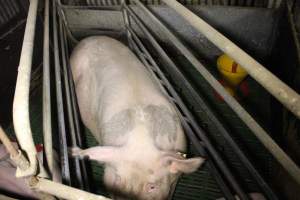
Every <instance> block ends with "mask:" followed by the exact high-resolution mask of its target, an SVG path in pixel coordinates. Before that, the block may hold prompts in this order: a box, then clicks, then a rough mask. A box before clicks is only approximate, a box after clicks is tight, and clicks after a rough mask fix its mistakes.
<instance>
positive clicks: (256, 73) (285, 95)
mask: <svg viewBox="0 0 300 200" xmlns="http://www.w3.org/2000/svg"><path fill="white" fill-rule="evenodd" d="M163 2H165V3H166V4H167V5H168V6H169V7H171V8H172V9H174V10H175V11H176V12H177V13H178V14H179V15H180V16H181V17H183V18H184V19H185V20H186V21H188V22H189V23H190V24H191V25H192V26H193V27H194V28H195V29H197V30H198V31H199V32H200V33H202V34H203V35H204V36H205V37H207V38H208V39H209V41H210V42H212V43H213V44H214V45H216V46H217V47H218V48H220V49H221V50H222V51H223V52H225V53H226V54H227V55H229V56H230V57H231V58H232V59H234V60H235V61H236V62H237V63H239V64H240V65H241V66H243V68H244V69H245V70H246V71H247V72H248V73H249V75H250V76H251V77H252V78H253V79H255V80H256V81H257V82H258V83H259V84H261V85H262V86H263V87H264V88H265V89H266V90H267V91H268V92H269V93H270V94H272V95H273V96H274V97H275V98H276V99H277V100H278V101H280V102H281V103H282V104H283V105H284V106H285V107H286V108H287V109H289V110H290V111H291V112H292V113H294V114H295V115H296V116H297V117H298V118H300V97H299V94H298V93H297V92H295V91H294V90H293V89H291V88H290V87H289V86H288V85H286V84H285V83H284V82H282V81H281V80H280V79H278V78H277V77H276V76H275V75H274V74H272V73H271V72H270V71H268V70H267V69H266V68H265V67H264V66H262V65H261V64H260V63H258V62H257V61H256V60H255V59H253V58H252V57H251V56H250V55H248V54H247V53H246V52H245V51H243V50H242V49H241V48H239V47H238V46H237V45H235V44H234V43H233V42H232V41H230V40H229V39H228V38H226V37H225V36H224V35H222V34H221V33H220V32H218V31H217V30H216V29H215V28H213V27H212V26H211V25H209V24H208V23H206V22H205V21H204V20H203V19H201V18H200V17H199V16H197V15H196V14H194V13H193V12H192V11H190V10H189V9H187V8H186V7H184V6H183V5H181V4H180V3H179V2H177V1H176V0H163ZM277 67H278V66H277Z"/></svg>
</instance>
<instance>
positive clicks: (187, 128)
mask: <svg viewBox="0 0 300 200" xmlns="http://www.w3.org/2000/svg"><path fill="white" fill-rule="evenodd" d="M127 28H128V29H129V30H130V28H129V27H127ZM130 32H131V34H132V36H133V38H134V40H136V43H137V44H133V45H132V46H133V47H134V50H135V51H136V52H137V53H138V56H139V58H140V59H141V60H142V62H143V63H144V64H145V66H146V67H147V68H148V71H149V72H150V73H151V75H152V77H153V78H154V79H155V81H156V82H157V83H158V85H159V86H160V88H161V90H162V91H163V92H164V93H165V95H166V96H167V97H168V99H169V100H170V102H171V103H172V104H174V105H175V108H176V111H177V112H178V113H180V111H179V110H178V109H177V107H176V106H177V105H176V104H175V103H174V101H173V100H174V98H175V99H176V100H177V103H178V104H179V105H181V106H184V103H183V101H182V100H181V98H180V97H179V95H178V94H177V93H176V91H175V90H174V88H173V87H172V86H171V84H170V83H169V81H168V79H167V78H166V77H165V76H164V74H163V72H162V71H161V70H160V68H159V67H158V65H157V64H156V63H155V61H154V59H153V58H152V57H151V55H150V53H149V52H148V51H147V49H146V48H145V47H144V45H143V44H142V42H141V41H140V39H139V38H138V36H137V35H136V34H135V33H134V32H133V31H131V30H130ZM137 46H138V47H139V48H140V49H142V51H143V52H144V53H145V54H146V56H147V58H149V61H150V63H151V65H152V66H153V67H155V71H156V72H157V73H158V74H159V76H160V78H161V80H162V81H163V83H164V84H165V85H166V88H164V86H163V85H162V83H161V82H160V81H159V79H158V78H157V76H156V75H155V73H154V72H153V70H154V69H153V68H152V67H151V66H150V65H149V64H148V62H147V61H146V60H145V58H144V56H143V54H141V53H140V52H139V51H138V49H139V48H138V47H137ZM167 89H168V90H169V91H170V93H171V94H172V95H173V97H171V96H170V95H169V94H168V92H167V91H166V90H167ZM180 116H181V121H182V124H183V127H184V129H185V132H186V133H187V135H188V137H189V139H190V140H191V141H192V143H193V145H194V146H195V148H196V150H197V152H198V153H199V154H200V155H202V156H203V155H206V154H207V153H206V152H205V150H204V149H203V147H202V145H201V143H200V142H199V140H198V138H197V137H196V136H195V134H194V132H193V131H192V130H191V128H190V126H189V124H188V123H187V120H186V119H185V117H183V116H182V115H180ZM207 165H208V169H209V171H210V173H211V174H212V176H213V177H214V178H215V180H216V182H217V183H218V186H219V187H220V189H221V190H222V192H223V194H224V196H225V197H226V198H227V199H229V200H235V198H234V196H233V195H232V193H231V192H230V189H229V188H228V186H227V185H226V183H225V182H224V180H223V178H222V176H221V175H220V173H219V172H218V170H217V168H216V167H215V165H214V164H213V162H212V161H211V160H208V161H207Z"/></svg>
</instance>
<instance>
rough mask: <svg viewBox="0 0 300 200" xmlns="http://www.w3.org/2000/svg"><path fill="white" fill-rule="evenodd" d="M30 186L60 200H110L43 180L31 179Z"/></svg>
mask: <svg viewBox="0 0 300 200" xmlns="http://www.w3.org/2000/svg"><path fill="white" fill-rule="evenodd" d="M30 186H31V187H32V188H33V189H36V190H37V191H40V192H45V193H47V194H51V195H53V196H56V197H58V198H61V199H68V200H78V199H84V200H110V199H109V198H106V197H104V196H100V195H95V194H92V193H88V192H85V191H82V190H79V189H76V188H73V187H69V186H66V185H63V184H60V183H56V182H53V181H49V180H47V179H43V178H36V177H32V179H31V180H30Z"/></svg>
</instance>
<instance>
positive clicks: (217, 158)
mask: <svg viewBox="0 0 300 200" xmlns="http://www.w3.org/2000/svg"><path fill="white" fill-rule="evenodd" d="M136 3H139V4H140V2H136ZM125 7H126V8H127V10H128V11H129V13H130V14H131V16H132V18H133V19H134V20H135V22H136V23H137V25H138V26H139V27H140V28H141V30H142V31H143V33H144V34H145V35H146V36H147V38H148V39H149V40H150V41H151V43H152V45H153V47H154V48H155V49H156V50H157V51H158V52H159V55H160V56H161V57H162V58H164V60H165V62H166V64H167V65H168V66H172V68H174V69H177V67H176V65H175V64H174V62H173V61H172V60H171V59H170V58H169V57H168V55H167V54H166V53H165V51H164V50H163V49H162V48H161V46H160V45H159V44H158V43H157V42H156V40H155V39H154V38H153V36H152V35H151V34H150V33H149V32H148V30H147V29H146V28H145V27H144V26H143V23H142V22H141V21H140V19H139V18H138V17H137V16H136V14H135V13H134V12H133V11H132V9H131V8H129V7H128V6H125ZM189 117H190V118H192V116H189ZM193 128H195V129H197V130H200V131H198V132H197V133H199V137H200V138H201V140H203V141H204V143H205V144H206V148H207V149H208V151H209V152H210V153H211V155H212V157H213V158H214V160H215V162H216V163H217V164H218V166H219V167H220V168H221V169H222V172H223V174H224V176H225V177H226V179H227V180H228V182H230V183H231V185H232V187H233V188H234V189H235V191H236V193H237V194H238V195H239V197H240V198H241V199H242V200H244V199H246V200H248V199H249V198H248V197H247V195H246V194H245V192H244V191H243V190H242V189H241V187H240V186H239V184H238V183H237V181H236V179H235V178H234V176H233V174H232V173H231V172H230V170H229V168H228V167H227V165H226V163H225V162H224V161H223V160H222V158H221V157H220V155H219V153H218V152H217V151H216V150H215V149H214V147H213V145H212V144H211V143H210V141H209V139H208V138H207V136H206V135H205V134H204V132H203V131H202V129H201V128H200V127H199V126H198V125H197V124H196V123H193Z"/></svg>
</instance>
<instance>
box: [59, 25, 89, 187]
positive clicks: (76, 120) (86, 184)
mask: <svg viewBox="0 0 300 200" xmlns="http://www.w3.org/2000/svg"><path fill="white" fill-rule="evenodd" d="M63 30H64V31H63V38H62V39H63V41H64V50H65V56H66V57H65V59H66V64H67V67H66V71H65V76H67V80H68V85H69V87H68V89H69V90H70V98H71V110H72V112H73V120H74V125H75V138H76V145H77V146H78V147H80V148H82V147H83V142H82V139H81V134H80V125H79V117H78V112H79V111H78V109H77V102H76V94H75V87H74V82H73V76H72V74H71V67H70V63H69V59H68V58H69V52H68V44H67V42H68V41H67V36H66V31H67V30H66V27H65V25H64V29H63ZM85 162H86V160H79V163H80V165H81V167H82V168H81V173H82V177H83V183H84V188H85V190H87V191H89V190H90V185H89V179H88V174H87V171H86V163H85Z"/></svg>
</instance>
